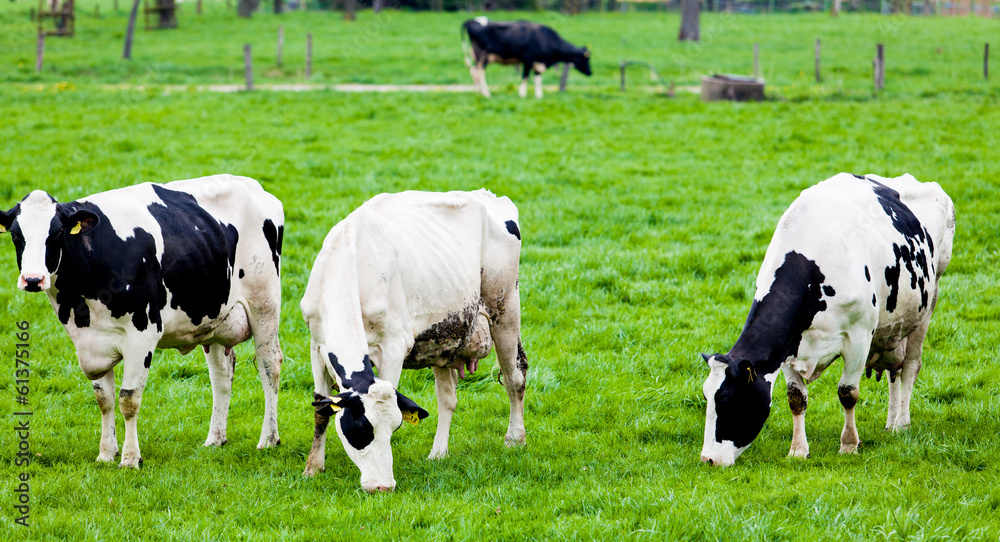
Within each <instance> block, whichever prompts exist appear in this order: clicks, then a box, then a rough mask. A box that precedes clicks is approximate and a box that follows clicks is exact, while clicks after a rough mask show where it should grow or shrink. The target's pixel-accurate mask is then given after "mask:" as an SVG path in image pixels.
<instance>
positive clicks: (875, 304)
mask: <svg viewBox="0 0 1000 542" xmlns="http://www.w3.org/2000/svg"><path fill="white" fill-rule="evenodd" d="M872 306H873V307H877V306H878V302H877V301H875V294H872Z"/></svg>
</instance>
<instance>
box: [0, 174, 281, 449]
mask: <svg viewBox="0 0 1000 542" xmlns="http://www.w3.org/2000/svg"><path fill="white" fill-rule="evenodd" d="M0 228H2V230H4V231H10V234H11V239H12V240H13V242H14V249H15V251H16V253H17V264H18V267H19V268H20V275H19V276H18V280H17V285H18V287H19V288H21V289H22V290H25V291H29V292H39V291H44V292H45V293H46V294H47V295H48V298H49V302H50V303H51V304H52V308H53V309H54V310H55V312H56V315H57V316H58V318H59V321H60V322H62V324H63V326H64V327H65V329H66V332H67V333H68V334H69V336H70V339H72V341H73V344H74V345H75V346H76V353H77V357H78V358H79V362H80V368H81V369H82V370H83V373H84V374H85V375H86V376H87V378H89V379H90V380H92V381H93V386H94V393H95V395H96V396H97V404H98V406H99V407H100V410H101V422H102V423H101V447H100V454H99V455H98V456H97V460H98V461H103V462H111V461H113V460H114V459H115V455H117V453H118V438H117V436H116V435H115V410H114V408H115V373H114V367H115V366H116V365H117V364H118V363H119V362H121V363H123V364H124V369H123V371H122V382H121V391H120V392H119V395H118V401H119V407H120V408H121V412H122V415H123V416H124V418H125V442H124V444H123V446H122V458H121V466H122V467H138V466H139V462H140V461H141V460H142V456H141V454H140V453H139V437H138V432H137V428H136V426H137V423H136V422H137V418H138V414H139V406H140V404H141V402H142V390H143V387H144V386H145V384H146V378H147V376H148V374H149V367H150V363H151V362H152V359H153V351H154V350H155V349H157V348H175V349H177V350H179V351H181V352H182V353H187V352H190V351H191V350H193V349H194V348H196V347H197V346H199V345H200V346H202V347H203V348H204V350H205V353H206V355H205V357H206V358H207V360H208V367H209V375H210V377H211V382H212V396H213V405H212V420H211V423H210V425H209V430H208V438H207V439H206V441H205V445H206V446H212V445H215V446H221V445H222V444H225V443H226V419H227V416H228V413H229V399H230V392H231V390H232V383H233V371H234V367H235V363H236V357H235V355H234V354H233V353H232V347H233V346H235V345H237V344H239V343H242V342H243V341H246V340H247V339H249V338H251V337H253V339H254V344H255V346H256V358H257V369H258V371H259V373H260V378H261V383H262V385H263V387H264V422H263V427H262V428H261V434H260V441H259V442H258V444H257V447H258V448H265V447H268V446H274V445H276V444H278V442H279V438H278V420H277V414H278V382H279V374H280V371H281V361H282V354H281V348H280V346H279V344H278V320H279V314H280V309H281V286H280V281H279V278H278V274H279V262H280V256H281V238H282V234H283V231H284V212H283V210H282V206H281V202H280V201H278V200H277V199H276V198H275V197H274V196H272V195H270V194H268V193H267V192H265V191H264V189H263V188H261V186H260V184H258V183H257V181H254V180H253V179H248V178H245V177H234V176H232V175H216V176H212V177H204V178H200V179H191V180H185V181H176V182H172V183H167V184H153V183H146V184H140V185H136V186H132V187H128V188H121V189H118V190H111V191H109V192H102V193H99V194H94V195H92V196H88V197H85V198H83V199H80V200H77V201H73V202H70V203H58V202H56V200H55V198H53V197H52V196H50V195H48V194H46V193H45V192H42V191H40V190H36V191H34V192H31V193H30V194H28V195H27V196H26V197H25V198H24V199H22V200H21V202H20V203H18V204H17V205H15V206H14V208H13V209H11V210H10V211H7V212H0Z"/></svg>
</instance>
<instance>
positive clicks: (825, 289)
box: [823, 284, 837, 297]
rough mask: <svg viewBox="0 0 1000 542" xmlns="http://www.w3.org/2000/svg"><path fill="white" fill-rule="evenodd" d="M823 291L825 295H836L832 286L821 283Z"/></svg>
mask: <svg viewBox="0 0 1000 542" xmlns="http://www.w3.org/2000/svg"><path fill="white" fill-rule="evenodd" d="M823 293H824V294H826V296H827V297H833V296H835V295H837V291H836V290H834V289H833V286H830V285H829V284H824V285H823Z"/></svg>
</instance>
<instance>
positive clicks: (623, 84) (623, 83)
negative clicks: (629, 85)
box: [621, 62, 625, 92]
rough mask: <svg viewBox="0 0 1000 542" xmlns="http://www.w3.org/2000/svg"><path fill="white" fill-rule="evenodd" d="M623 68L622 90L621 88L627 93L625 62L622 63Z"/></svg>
mask: <svg viewBox="0 0 1000 542" xmlns="http://www.w3.org/2000/svg"><path fill="white" fill-rule="evenodd" d="M621 68H622V88H621V91H622V92H625V63H624V62H622V64H621Z"/></svg>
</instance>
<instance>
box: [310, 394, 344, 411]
mask: <svg viewBox="0 0 1000 542" xmlns="http://www.w3.org/2000/svg"><path fill="white" fill-rule="evenodd" d="M345 395H346V394H344V393H341V394H340V395H334V396H333V397H326V398H324V399H319V400H318V401H313V403H312V406H314V407H316V414H319V415H320V416H333V415H334V414H336V413H337V412H338V411H339V410H341V409H342V408H343V407H342V406H341V405H340V403H341V402H342V401H343V400H344V399H345V397H344V396H345Z"/></svg>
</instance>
